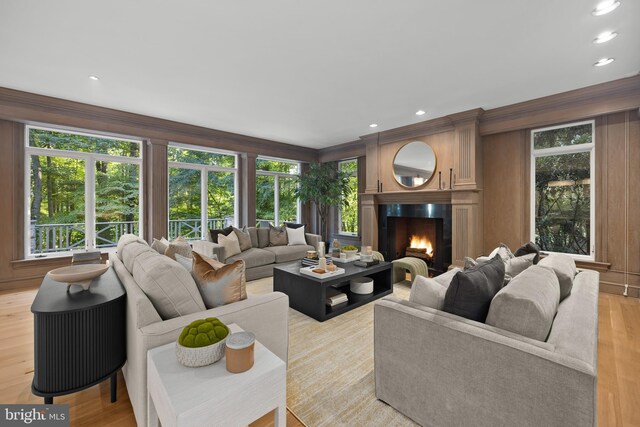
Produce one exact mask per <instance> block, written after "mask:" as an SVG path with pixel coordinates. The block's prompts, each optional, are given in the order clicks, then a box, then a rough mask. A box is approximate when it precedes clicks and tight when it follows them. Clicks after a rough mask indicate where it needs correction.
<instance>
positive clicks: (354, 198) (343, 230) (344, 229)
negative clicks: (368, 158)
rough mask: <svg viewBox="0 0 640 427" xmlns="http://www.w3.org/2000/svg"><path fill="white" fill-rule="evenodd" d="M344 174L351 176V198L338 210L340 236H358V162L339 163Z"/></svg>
mask: <svg viewBox="0 0 640 427" xmlns="http://www.w3.org/2000/svg"><path fill="white" fill-rule="evenodd" d="M338 168H340V170H341V171H342V172H346V173H348V174H349V188H350V190H351V191H350V192H349V196H348V197H347V200H346V203H345V204H344V205H343V206H341V207H340V209H339V210H338V224H339V227H340V229H339V230H338V232H339V233H340V234H350V235H357V234H358V161H357V160H355V159H354V160H346V161H343V162H339V163H338Z"/></svg>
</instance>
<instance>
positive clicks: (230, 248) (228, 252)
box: [218, 230, 242, 258]
mask: <svg viewBox="0 0 640 427" xmlns="http://www.w3.org/2000/svg"><path fill="white" fill-rule="evenodd" d="M232 231H233V230H232ZM218 244H220V245H222V246H224V256H225V257H226V258H229V257H232V256H234V255H238V254H239V253H240V252H242V251H241V250H240V242H239V241H238V236H236V233H229V235H228V236H225V235H224V234H219V235H218Z"/></svg>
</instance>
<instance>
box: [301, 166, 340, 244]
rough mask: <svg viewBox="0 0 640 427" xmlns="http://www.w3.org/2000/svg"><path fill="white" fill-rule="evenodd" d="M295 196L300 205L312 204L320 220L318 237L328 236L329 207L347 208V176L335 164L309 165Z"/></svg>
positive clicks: (325, 237) (324, 237)
mask: <svg viewBox="0 0 640 427" xmlns="http://www.w3.org/2000/svg"><path fill="white" fill-rule="evenodd" d="M299 184H300V185H299V186H298V188H297V190H296V196H297V197H298V198H299V199H300V201H301V202H302V203H308V202H312V203H313V204H314V205H315V207H316V213H317V214H318V218H319V219H320V235H321V236H322V237H323V239H325V241H326V239H327V238H328V237H329V236H328V234H329V233H328V230H327V220H328V218H329V212H330V208H331V206H345V207H347V206H348V196H349V195H350V194H351V188H350V187H349V174H348V173H347V172H343V171H340V170H339V168H338V163H337V162H328V163H316V162H313V163H311V164H310V165H309V170H308V171H307V172H306V173H304V174H302V175H300V179H299Z"/></svg>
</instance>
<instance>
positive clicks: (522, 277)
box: [486, 254, 560, 341]
mask: <svg viewBox="0 0 640 427" xmlns="http://www.w3.org/2000/svg"><path fill="white" fill-rule="evenodd" d="M531 255H533V254H531ZM559 302H560V285H559V283H558V278H557V277H556V275H555V274H553V272H552V271H551V270H548V269H546V268H544V267H540V266H532V267H530V268H528V269H526V270H525V271H523V272H522V274H519V275H518V276H517V277H515V278H514V279H513V280H512V281H511V283H509V286H505V287H504V288H502V289H501V290H500V292H498V293H497V294H496V296H495V297H493V300H492V301H491V306H490V307H489V314H488V315H487V321H486V323H487V325H491V326H495V327H496V328H500V329H504V330H506V331H510V332H515V333H516V334H519V335H523V336H525V337H528V338H532V339H534V340H539V341H546V339H547V336H548V335H549V331H550V330H551V325H552V324H553V319H554V317H555V315H556V311H557V310H558V303H559Z"/></svg>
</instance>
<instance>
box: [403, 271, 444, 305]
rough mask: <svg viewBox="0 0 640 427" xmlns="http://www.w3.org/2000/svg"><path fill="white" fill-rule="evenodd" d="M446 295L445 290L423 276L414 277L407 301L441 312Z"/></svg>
mask: <svg viewBox="0 0 640 427" xmlns="http://www.w3.org/2000/svg"><path fill="white" fill-rule="evenodd" d="M446 293H447V288H446V287H444V286H442V285H441V284H440V283H438V282H436V281H435V280H433V279H430V278H428V277H424V276H416V279H415V280H414V281H413V284H412V285H411V294H409V301H411V302H413V303H416V304H420V305H424V306H426V307H431V308H435V309H436V310H442V307H443V306H444V296H445V294H446Z"/></svg>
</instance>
